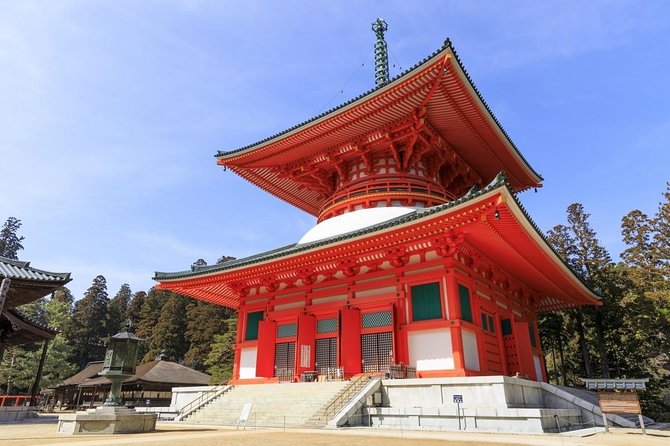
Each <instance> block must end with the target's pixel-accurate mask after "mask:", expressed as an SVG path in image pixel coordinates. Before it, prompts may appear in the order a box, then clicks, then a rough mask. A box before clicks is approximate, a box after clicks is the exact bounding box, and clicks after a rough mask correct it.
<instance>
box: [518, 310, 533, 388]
mask: <svg viewBox="0 0 670 446" xmlns="http://www.w3.org/2000/svg"><path fill="white" fill-rule="evenodd" d="M514 337H515V339H516V346H517V350H518V352H519V371H520V372H521V374H522V375H526V376H528V377H529V378H531V379H537V378H536V377H535V363H534V362H533V347H532V346H531V344H530V332H529V331H528V322H526V321H514Z"/></svg>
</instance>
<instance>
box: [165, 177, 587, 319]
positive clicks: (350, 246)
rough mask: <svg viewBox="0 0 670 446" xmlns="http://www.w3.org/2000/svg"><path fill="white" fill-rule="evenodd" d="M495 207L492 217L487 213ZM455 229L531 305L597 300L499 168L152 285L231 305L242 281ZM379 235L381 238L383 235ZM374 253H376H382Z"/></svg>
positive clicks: (555, 305)
mask: <svg viewBox="0 0 670 446" xmlns="http://www.w3.org/2000/svg"><path fill="white" fill-rule="evenodd" d="M494 213H495V214H497V218H494ZM449 231H457V232H458V233H460V234H462V235H463V240H464V241H465V242H466V243H468V244H469V245H470V246H473V247H474V248H475V249H476V250H477V251H479V252H482V253H483V254H485V255H486V256H488V257H489V258H492V259H496V262H497V263H498V264H499V265H500V266H501V267H503V268H504V269H505V271H507V272H509V273H510V274H513V275H514V276H515V277H517V278H518V279H520V280H521V281H522V282H524V283H527V284H528V286H529V287H530V288H532V289H533V290H535V291H536V292H539V293H540V294H541V295H542V297H541V299H540V300H539V301H538V302H537V303H536V304H535V305H536V309H537V310H538V311H549V310H558V309H563V308H570V307H574V306H580V305H588V304H591V305H592V304H599V302H600V297H599V296H598V295H597V294H595V293H594V292H593V291H592V290H590V289H589V287H588V286H587V285H586V284H585V283H584V282H583V280H582V279H581V277H579V276H578V275H577V274H575V273H574V272H573V271H572V270H571V269H570V268H569V267H568V266H567V265H566V264H565V263H564V262H563V261H562V260H561V259H560V258H559V257H558V255H557V254H556V253H555V252H554V251H553V249H552V248H551V247H550V246H549V244H548V243H547V241H546V239H545V238H544V236H543V235H542V233H541V232H540V230H539V229H538V228H537V226H536V225H535V224H534V223H533V222H532V220H531V219H530V217H529V216H528V214H527V213H526V211H525V210H524V209H523V207H522V205H521V204H520V203H519V201H518V200H517V199H516V197H515V195H514V193H513V191H512V190H511V189H510V187H509V185H508V184H507V182H506V179H505V177H504V175H502V174H500V175H499V176H497V177H496V179H495V180H494V181H493V182H491V184H489V185H488V186H486V187H485V188H483V189H481V190H475V189H474V188H473V190H471V191H470V192H468V194H466V195H465V196H463V197H462V198H460V199H458V200H454V201H451V202H449V203H446V204H444V205H440V206H435V207H431V208H426V209H418V210H416V211H414V212H411V213H408V214H405V215H402V216H400V217H398V218H394V219H391V220H388V221H385V222H382V223H379V224H376V225H373V226H369V227H367V228H363V229H359V230H356V231H352V232H349V233H345V234H341V235H338V236H335V237H331V238H327V239H324V240H318V241H314V242H310V243H305V244H291V245H288V246H284V247H282V248H278V249H275V250H272V251H268V252H264V253H261V254H257V255H253V256H250V257H246V258H242V259H237V260H232V261H228V262H225V263H221V264H217V265H211V266H200V267H198V266H194V267H192V268H191V270H189V271H181V272H172V273H165V272H156V273H155V276H154V280H156V281H158V282H159V284H158V285H157V287H158V288H162V289H170V290H172V291H175V292H178V293H181V294H185V295H188V296H192V297H194V298H197V299H200V300H204V301H208V302H212V303H215V304H219V305H224V306H227V307H230V308H234V309H236V308H238V307H239V305H240V295H239V290H238V289H236V287H237V286H238V284H239V283H240V282H242V281H252V280H261V279H262V278H263V277H265V276H267V275H270V274H274V275H275V276H282V277H291V274H295V273H296V272H297V271H299V270H300V269H301V268H304V267H305V266H308V265H317V264H319V265H329V264H330V265H333V264H335V265H337V264H338V262H342V261H343V260H350V259H351V258H362V257H366V256H367V257H369V256H371V255H378V256H381V257H383V254H384V253H385V252H387V250H389V249H392V248H394V247H396V246H398V244H402V243H403V242H404V241H407V240H417V239H421V240H426V242H427V243H431V242H430V240H434V239H435V238H436V237H440V236H444V235H445V234H447V233H449ZM382 240H383V242H382ZM381 257H380V258H381Z"/></svg>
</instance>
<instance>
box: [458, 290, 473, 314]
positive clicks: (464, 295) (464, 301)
mask: <svg viewBox="0 0 670 446" xmlns="http://www.w3.org/2000/svg"><path fill="white" fill-rule="evenodd" d="M458 297H460V301H461V319H463V320H464V321H468V322H472V308H471V307H470V289H469V288H468V287H466V286H463V285H461V284H459V285H458Z"/></svg>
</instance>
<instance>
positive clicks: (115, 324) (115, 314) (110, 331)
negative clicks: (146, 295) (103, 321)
mask: <svg viewBox="0 0 670 446" xmlns="http://www.w3.org/2000/svg"><path fill="white" fill-rule="evenodd" d="M132 294H133V292H132V291H130V286H129V285H128V284H127V283H124V284H123V285H121V288H120V289H119V291H118V292H117V293H116V296H114V297H113V298H112V300H110V301H109V304H108V305H107V336H114V335H115V334H117V333H118V332H120V331H121V329H122V328H123V327H124V325H125V321H126V319H127V316H126V313H127V312H128V304H129V303H130V297H131V296H132Z"/></svg>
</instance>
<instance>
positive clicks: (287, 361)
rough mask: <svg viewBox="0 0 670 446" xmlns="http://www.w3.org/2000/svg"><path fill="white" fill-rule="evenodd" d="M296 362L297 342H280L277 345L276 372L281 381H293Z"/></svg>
mask: <svg viewBox="0 0 670 446" xmlns="http://www.w3.org/2000/svg"><path fill="white" fill-rule="evenodd" d="M294 364H295V342H279V343H277V345H276V347H275V373H276V376H277V377H279V380H280V381H292V380H293V375H294V374H295V372H294V370H295V369H294Z"/></svg>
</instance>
